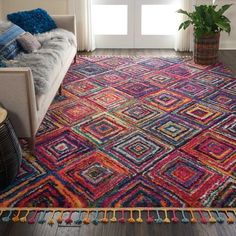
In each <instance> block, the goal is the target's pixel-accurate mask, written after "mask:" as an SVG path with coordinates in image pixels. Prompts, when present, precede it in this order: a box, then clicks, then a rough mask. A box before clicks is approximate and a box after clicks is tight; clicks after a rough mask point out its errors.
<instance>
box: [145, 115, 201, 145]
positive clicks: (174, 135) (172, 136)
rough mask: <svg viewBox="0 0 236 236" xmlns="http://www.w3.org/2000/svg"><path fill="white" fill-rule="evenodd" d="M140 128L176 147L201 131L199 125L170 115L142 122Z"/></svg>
mask: <svg viewBox="0 0 236 236" xmlns="http://www.w3.org/2000/svg"><path fill="white" fill-rule="evenodd" d="M142 128H143V129H144V130H146V131H148V132H150V133H151V134H152V135H154V136H156V137H158V138H160V139H161V140H163V141H166V142H168V143H169V144H172V145H174V146H176V147H178V146H180V145H182V144H183V143H185V142H186V141H187V140H189V139H190V138H192V137H193V136H195V135H196V134H197V133H199V132H200V131H201V128H200V127H197V126H195V125H193V124H190V123H187V122H186V121H184V120H182V119H179V118H177V117H174V116H172V115H167V116H164V117H163V118H160V119H159V118H158V119H154V120H152V121H150V122H147V123H145V124H143V126H142Z"/></svg>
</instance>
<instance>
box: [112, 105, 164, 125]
mask: <svg viewBox="0 0 236 236" xmlns="http://www.w3.org/2000/svg"><path fill="white" fill-rule="evenodd" d="M113 114H114V115H116V116H117V117H120V118H121V119H124V120H125V121H127V122H130V123H133V124H142V123H143V122H145V121H147V120H150V119H152V118H154V117H161V116H162V115H163V114H165V113H164V112H163V111H162V110H160V109H157V108H156V109H153V108H152V107H150V106H147V105H145V104H142V103H138V102H137V103H133V104H129V103H128V104H125V106H123V107H121V108H118V109H115V110H113Z"/></svg>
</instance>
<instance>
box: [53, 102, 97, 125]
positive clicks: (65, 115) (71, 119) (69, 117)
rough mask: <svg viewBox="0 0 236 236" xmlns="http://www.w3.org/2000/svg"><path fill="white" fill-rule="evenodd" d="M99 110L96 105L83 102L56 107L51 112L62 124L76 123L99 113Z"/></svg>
mask: <svg viewBox="0 0 236 236" xmlns="http://www.w3.org/2000/svg"><path fill="white" fill-rule="evenodd" d="M99 111H101V110H99V109H98V108H97V107H95V106H91V107H89V106H88V105H86V104H83V103H81V102H78V101H77V102H76V103H70V104H67V105H64V106H62V107H58V108H56V109H54V110H53V111H52V113H51V115H52V116H53V118H54V120H57V121H58V122H59V123H61V124H65V125H68V126H70V125H75V124H78V123H79V122H81V121H82V120H85V119H89V117H91V116H93V115H95V114H96V113H98V112H99Z"/></svg>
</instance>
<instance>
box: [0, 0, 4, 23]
mask: <svg viewBox="0 0 236 236" xmlns="http://www.w3.org/2000/svg"><path fill="white" fill-rule="evenodd" d="M2 17H3V0H0V19H1V18H2Z"/></svg>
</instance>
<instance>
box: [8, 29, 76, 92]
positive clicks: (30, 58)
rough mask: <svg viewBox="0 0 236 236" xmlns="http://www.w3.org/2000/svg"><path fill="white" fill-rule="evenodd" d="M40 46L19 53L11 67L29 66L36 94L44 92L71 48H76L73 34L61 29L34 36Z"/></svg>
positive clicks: (10, 63) (11, 62) (10, 64)
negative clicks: (29, 51)
mask: <svg viewBox="0 0 236 236" xmlns="http://www.w3.org/2000/svg"><path fill="white" fill-rule="evenodd" d="M36 37H37V39H38V41H39V42H40V43H41V45H42V47H41V48H40V49H39V50H37V51H35V52H33V53H30V54H26V53H20V54H19V55H18V56H17V57H16V58H15V60H14V61H10V62H9V63H8V66H11V67H30V68H31V71H32V74H33V79H34V85H35V92H36V95H42V94H46V93H47V92H48V90H49V89H50V86H51V85H52V84H53V82H54V80H55V78H56V77H57V75H58V74H59V73H60V70H61V68H62V67H63V63H64V62H63V61H64V60H65V58H66V57H67V55H68V53H69V51H70V49H71V48H73V49H75V48H76V40H75V36H74V35H73V34H72V33H71V32H69V31H66V30H63V29H54V30H52V31H50V32H47V33H43V34H39V35H37V36H36Z"/></svg>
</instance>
